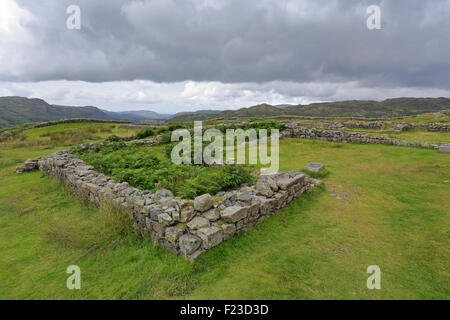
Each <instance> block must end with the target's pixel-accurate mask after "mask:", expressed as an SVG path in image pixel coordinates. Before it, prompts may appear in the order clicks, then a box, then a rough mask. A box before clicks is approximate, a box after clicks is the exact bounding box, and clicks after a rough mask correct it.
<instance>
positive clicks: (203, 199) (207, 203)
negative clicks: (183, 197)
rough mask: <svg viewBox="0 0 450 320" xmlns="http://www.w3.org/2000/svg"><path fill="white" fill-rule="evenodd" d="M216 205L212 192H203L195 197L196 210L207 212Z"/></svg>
mask: <svg viewBox="0 0 450 320" xmlns="http://www.w3.org/2000/svg"><path fill="white" fill-rule="evenodd" d="M213 205H214V200H213V198H212V197H211V195H210V194H208V193H206V194H202V195H201V196H198V197H196V198H195V199H194V209H195V210H196V211H200V212H205V211H206V210H208V209H211V207H212V206H213Z"/></svg>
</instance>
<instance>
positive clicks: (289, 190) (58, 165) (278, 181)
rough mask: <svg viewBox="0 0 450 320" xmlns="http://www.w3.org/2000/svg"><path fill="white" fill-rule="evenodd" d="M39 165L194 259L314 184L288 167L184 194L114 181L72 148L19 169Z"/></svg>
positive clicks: (83, 196) (83, 195)
mask: <svg viewBox="0 0 450 320" xmlns="http://www.w3.org/2000/svg"><path fill="white" fill-rule="evenodd" d="M98 147H99V145H93V144H92V145H91V146H90V148H98ZM37 169H39V170H41V171H42V172H44V173H46V174H48V175H50V176H53V177H56V178H59V179H60V180H62V181H63V182H64V183H65V184H66V185H67V186H68V187H69V188H70V189H71V190H72V191H73V193H75V194H76V195H78V196H79V197H80V198H81V199H84V200H86V201H91V202H92V203H94V204H95V205H97V206H98V205H99V204H100V203H101V201H113V202H115V203H117V204H118V205H121V206H123V207H125V208H127V209H129V211H130V215H131V217H132V219H133V221H134V223H135V225H136V226H137V227H138V228H139V229H140V230H142V232H143V233H144V234H145V235H147V236H148V237H150V238H151V239H152V241H153V242H154V243H157V244H159V245H160V246H162V247H164V248H166V249H168V250H170V251H172V252H173V253H174V254H177V255H180V256H183V257H185V258H187V259H189V260H190V261H194V260H195V259H196V258H197V257H198V256H199V255H201V254H202V253H204V252H206V251H207V250H208V249H210V248H213V247H215V246H217V245H219V244H220V243H222V242H223V241H226V240H228V239H229V238H230V237H232V236H233V235H234V234H236V233H237V232H239V231H241V230H244V229H247V228H251V227H253V226H254V225H255V224H256V223H257V222H258V221H260V220H262V219H264V218H266V217H268V216H270V215H272V214H274V213H276V212H277V211H278V210H280V209H281V208H283V207H284V206H286V205H287V204H288V203H289V202H291V201H292V200H294V199H295V198H297V197H298V196H300V195H301V194H303V193H304V192H305V191H308V190H312V188H313V187H314V183H312V182H311V181H310V178H309V176H308V175H306V174H305V173H302V172H297V171H289V172H280V173H278V174H275V175H271V176H262V177H261V178H260V179H259V180H258V181H257V183H256V184H255V185H254V186H245V187H242V188H239V189H237V190H233V191H228V192H220V193H218V194H216V195H215V196H211V195H209V194H204V195H201V196H199V197H197V198H195V199H194V200H186V199H181V198H179V197H174V195H173V194H172V192H171V191H169V190H164V189H163V190H157V191H156V192H154V193H153V192H150V191H148V190H140V189H137V188H133V187H131V186H129V185H128V183H126V182H123V183H118V182H115V181H114V180H113V179H112V178H110V177H107V176H105V175H103V174H101V173H98V172H96V171H95V170H94V168H93V167H92V166H89V165H87V164H86V163H84V161H83V160H81V159H80V158H79V157H77V156H76V155H74V154H72V153H71V150H70V149H68V150H64V151H58V152H56V153H54V154H51V155H49V156H47V157H45V158H37V159H29V160H27V162H26V163H25V165H24V166H23V167H22V169H20V170H18V171H17V172H23V171H31V170H37Z"/></svg>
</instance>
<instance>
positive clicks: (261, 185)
mask: <svg viewBox="0 0 450 320" xmlns="http://www.w3.org/2000/svg"><path fill="white" fill-rule="evenodd" d="M255 189H256V191H257V193H256V194H257V195H261V196H264V197H267V198H269V197H271V196H272V195H273V191H272V188H271V187H270V185H269V184H268V183H267V182H264V181H258V182H257V183H256V185H255Z"/></svg>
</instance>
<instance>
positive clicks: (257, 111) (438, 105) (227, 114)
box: [170, 98, 450, 122]
mask: <svg viewBox="0 0 450 320" xmlns="http://www.w3.org/2000/svg"><path fill="white" fill-rule="evenodd" d="M445 109H450V99H448V98H396V99H388V100H384V101H381V102H378V101H372V100H352V101H342V102H325V103H313V104H310V105H282V106H280V107H276V106H272V105H269V104H261V105H257V106H253V107H250V108H242V109H239V110H226V111H222V112H220V113H214V114H195V113H184V114H176V115H175V116H174V117H172V118H171V119H170V120H171V121H175V122H178V121H179V122H182V121H193V120H209V119H242V118H247V119H248V118H268V117H279V116H305V117H328V118H337V117H348V118H390V117H402V116H410V115H416V114H422V113H428V112H436V111H441V110H445Z"/></svg>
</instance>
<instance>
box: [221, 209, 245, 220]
mask: <svg viewBox="0 0 450 320" xmlns="http://www.w3.org/2000/svg"><path fill="white" fill-rule="evenodd" d="M247 214H248V208H247V207H241V206H231V207H228V208H226V209H225V210H223V211H222V214H221V216H222V219H223V220H224V221H225V222H227V223H236V222H237V221H239V220H242V219H244V218H246V217H247Z"/></svg>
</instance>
